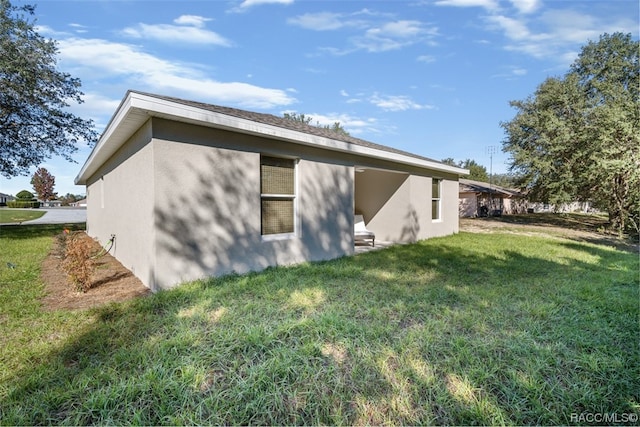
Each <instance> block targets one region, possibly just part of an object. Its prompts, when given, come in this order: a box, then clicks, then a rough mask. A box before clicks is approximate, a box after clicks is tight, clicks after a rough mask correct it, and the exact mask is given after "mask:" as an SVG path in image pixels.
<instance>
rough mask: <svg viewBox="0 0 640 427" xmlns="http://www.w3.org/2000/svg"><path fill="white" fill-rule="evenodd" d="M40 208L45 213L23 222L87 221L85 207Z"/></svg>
mask: <svg viewBox="0 0 640 427" xmlns="http://www.w3.org/2000/svg"><path fill="white" fill-rule="evenodd" d="M40 210H41V211H46V213H45V214H44V215H42V216H41V217H40V218H38V219H33V220H31V221H25V222H23V224H72V223H77V222H86V221H87V209H86V208H53V209H42V208H40Z"/></svg>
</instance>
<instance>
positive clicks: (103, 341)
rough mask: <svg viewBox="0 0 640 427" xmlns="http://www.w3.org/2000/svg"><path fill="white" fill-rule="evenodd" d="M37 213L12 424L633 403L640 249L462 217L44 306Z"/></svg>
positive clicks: (8, 272)
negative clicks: (382, 244) (274, 264)
mask: <svg viewBox="0 0 640 427" xmlns="http://www.w3.org/2000/svg"><path fill="white" fill-rule="evenodd" d="M59 229H61V227H60V228H59ZM38 230H40V229H39V228H36V227H34V226H31V227H25V226H22V227H14V228H13V229H12V230H11V232H9V233H5V232H3V233H2V235H1V236H0V245H2V246H1V247H2V248H3V250H2V252H0V261H1V264H0V278H1V279H2V282H1V283H2V285H1V286H0V313H2V314H0V324H1V325H2V330H3V334H2V335H1V336H0V349H1V350H0V355H1V358H0V402H1V403H0V423H1V424H3V425H13V424H19V425H23V424H29V425H31V424H67V425H80V424H82V425H85V424H148V425H150V424H153V425H157V424H163V425H166V424H243V425H244V424H262V425H273V424H278V425H281V424H332V425H333V424H349V425H362V424H455V425H459V424H465V425H470V424H485V425H489V424H491V425H494V424H508V425H530V424H543V425H548V424H553V425H559V424H562V425H566V424H584V423H585V418H584V414H612V413H615V414H619V415H620V416H621V417H622V416H623V414H631V415H627V417H631V420H633V419H634V418H633V417H637V415H638V413H639V412H640V401H639V399H640V397H639V396H640V350H639V349H640V347H639V345H638V344H639V342H638V315H639V305H638V301H639V286H638V285H639V277H638V271H639V270H638V256H637V254H632V253H628V252H622V251H616V250H614V249H611V248H608V247H604V246H598V245H595V244H589V243H576V242H572V241H570V240H565V239H559V238H557V237H556V238H545V237H543V236H520V235H513V234H500V233H497V234H471V233H460V234H458V235H455V236H449V237H445V238H437V239H431V240H427V241H424V242H420V243H417V244H413V245H406V246H398V247H393V248H390V249H387V250H383V251H378V252H372V253H368V254H362V255H358V256H355V257H349V258H342V259H338V260H334V261H329V262H323V263H317V264H304V265H299V266H295V267H289V268H280V267H278V268H271V269H268V270H266V271H264V272H262V273H255V274H249V275H244V276H228V277H224V278H218V279H211V280H206V281H198V282H192V283H188V284H185V285H183V286H181V287H179V288H177V289H175V290H172V291H166V292H160V293H158V294H155V295H153V296H150V297H147V298H143V299H138V300H134V301H130V302H128V303H124V304H112V305H109V306H106V307H103V308H100V309H94V310H90V311H75V312H69V311H59V312H54V313H47V312H43V311H42V309H41V307H40V305H39V302H38V298H40V297H41V296H42V293H43V289H42V284H41V282H40V281H39V279H38V266H39V262H41V260H42V259H43V257H44V256H45V253H46V251H47V249H48V248H49V246H50V244H51V237H50V236H51V235H52V234H53V233H54V231H55V230H54V228H52V227H50V228H48V229H43V231H38ZM22 233H26V234H27V236H26V237H24V238H23V237H22ZM7 261H10V262H13V263H14V264H16V265H17V267H16V268H14V269H7V268H5V267H4V265H5V262H7ZM581 414H582V415H583V417H582V418H578V417H579V416H580V415H581ZM636 419H637V418H636Z"/></svg>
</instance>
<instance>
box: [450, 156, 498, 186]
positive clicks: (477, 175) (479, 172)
mask: <svg viewBox="0 0 640 427" xmlns="http://www.w3.org/2000/svg"><path fill="white" fill-rule="evenodd" d="M442 163H444V164H446V165H450V166H457V167H460V168H464V169H468V170H469V175H468V176H466V177H465V178H467V179H472V180H474V181H482V182H489V181H490V179H489V174H488V173H487V168H486V167H484V166H482V165H481V164H479V163H478V162H476V161H475V160H471V159H466V160H460V161H458V162H456V161H455V160H454V159H453V158H452V157H447V158H446V159H442Z"/></svg>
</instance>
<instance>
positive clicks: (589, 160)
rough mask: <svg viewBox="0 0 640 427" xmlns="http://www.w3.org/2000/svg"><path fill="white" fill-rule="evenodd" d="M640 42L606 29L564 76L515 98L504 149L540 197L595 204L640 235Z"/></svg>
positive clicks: (506, 125) (534, 196)
mask: <svg viewBox="0 0 640 427" xmlns="http://www.w3.org/2000/svg"><path fill="white" fill-rule="evenodd" d="M639 51H640V43H639V42H637V41H633V40H632V38H631V34H627V35H625V34H622V33H615V34H612V35H609V34H604V35H602V36H601V37H600V40H599V41H598V42H593V41H592V42H589V43H588V44H587V45H586V46H584V47H583V48H582V51H581V53H580V55H579V56H578V58H577V59H576V61H575V62H574V63H573V64H572V65H571V67H570V69H569V71H568V72H567V73H566V74H565V76H563V77H559V78H557V77H552V78H548V79H546V80H545V81H544V82H543V83H542V84H541V85H540V86H539V87H538V88H537V90H536V92H535V94H534V95H533V96H529V97H528V98H527V99H525V100H523V101H511V103H510V104H511V106H512V107H514V108H516V109H517V114H516V116H515V117H514V118H513V119H512V120H511V121H509V122H505V123H502V124H501V125H502V127H503V128H504V130H505V133H506V138H505V140H504V141H503V150H504V151H505V152H508V153H510V154H511V170H512V171H514V172H517V173H518V174H519V175H521V179H520V183H521V184H522V185H523V186H525V187H526V188H527V189H528V191H529V193H530V197H531V198H532V199H534V200H539V201H545V202H550V203H563V202H570V201H573V200H579V201H591V202H593V203H594V204H595V205H596V206H597V207H599V208H602V209H605V210H607V211H608V212H609V218H610V221H611V224H612V225H613V227H614V228H616V229H617V230H619V231H620V232H621V233H622V232H624V231H634V232H635V233H636V234H637V233H638V227H639V222H640V221H639V219H640V218H639V217H640V154H639V150H640V110H639V108H638V106H639V105H640V104H639V101H640V98H639V91H640V77H639V76H640V65H639V62H638V56H639Z"/></svg>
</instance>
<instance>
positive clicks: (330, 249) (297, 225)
mask: <svg viewBox="0 0 640 427" xmlns="http://www.w3.org/2000/svg"><path fill="white" fill-rule="evenodd" d="M467 172H468V171H466V170H465V169H461V168H458V167H454V166H449V165H445V164H443V163H440V162H438V161H435V160H431V159H428V158H426V157H422V156H417V155H414V154H411V153H407V152H404V151H400V150H396V149H394V148H390V147H386V146H382V145H379V144H374V143H372V142H368V141H365V140H362V139H358V138H354V137H351V136H348V135H342V134H338V133H335V132H333V131H331V130H328V129H322V128H319V127H315V126H309V125H305V124H303V123H299V122H295V121H292V120H288V119H284V118H281V117H276V116H273V115H269V114H262V113H255V112H250V111H245V110H239V109H235V108H227V107H221V106H217V105H211V104H203V103H199V102H193V101H187V100H182V99H177V98H172V97H167V96H159V95H154V94H148V93H142V92H136V91H129V92H127V94H126V95H125V97H124V99H123V100H122V102H121V104H120V106H119V107H118V109H117V110H116V112H115V114H114V115H113V117H112V119H111V120H110V122H109V124H108V125H107V127H106V129H105V131H104V133H103V134H102V136H101V137H100V139H99V141H98V143H97V144H96V146H95V147H94V149H93V151H92V152H91V154H90V155H89V158H88V159H87V161H86V162H85V164H84V165H83V166H82V169H81V170H80V172H79V174H78V176H77V177H76V179H75V182H76V184H80V185H86V188H87V233H88V234H89V235H90V236H92V237H95V238H97V239H98V240H100V241H102V242H106V241H107V240H108V239H109V238H110V236H111V235H115V236H116V238H115V244H114V246H113V249H112V251H111V253H112V254H113V255H114V256H115V257H116V258H117V259H118V260H119V261H120V262H121V263H122V264H123V265H124V266H125V267H127V268H128V269H130V270H131V271H132V272H133V274H135V275H136V276H137V277H138V278H140V280H141V281H142V282H143V283H144V284H145V285H146V286H148V287H149V288H151V289H152V290H157V289H166V288H170V287H173V286H175V285H177V284H179V283H181V282H184V281H187V280H194V279H198V278H202V277H207V276H217V275H223V274H227V273H232V272H236V273H244V272H248V271H257V270H261V269H264V268H266V267H269V266H274V265H287V264H294V263H299V262H304V261H316V260H327V259H332V258H337V257H341V256H345V255H350V254H353V253H354V235H353V234H354V232H353V230H354V214H355V213H358V214H361V215H363V217H364V219H365V222H366V226H367V228H368V229H369V230H371V231H373V232H374V233H375V234H376V242H378V241H389V242H414V241H417V240H420V239H426V238H429V237H434V236H442V235H447V234H452V233H456V232H457V231H458V179H459V177H460V176H461V175H464V174H466V173H467Z"/></svg>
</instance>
